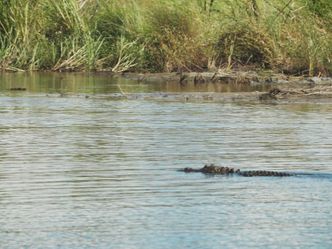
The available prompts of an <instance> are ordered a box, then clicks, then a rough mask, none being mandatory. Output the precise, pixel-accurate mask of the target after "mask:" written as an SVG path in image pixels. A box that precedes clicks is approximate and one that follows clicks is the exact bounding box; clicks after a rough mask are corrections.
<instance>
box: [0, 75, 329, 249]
mask: <svg viewBox="0 0 332 249" xmlns="http://www.w3.org/2000/svg"><path fill="white" fill-rule="evenodd" d="M78 82H79V81H78ZM46 85H47V86H50V84H46ZM73 85H75V84H74V83H73ZM39 86H40V87H41V86H42V84H40V85H39ZM6 87H7V86H6ZM27 87H29V86H27ZM76 87H77V89H79V87H80V85H79V83H77V85H76ZM60 89H61V88H60ZM91 89H94V86H93V85H91ZM98 89H99V88H98V86H97V87H96V89H95V90H91V91H99V90H100V89H99V90H98ZM100 91H101V90H100ZM331 124H332V106H331V105H329V104H320V105H310V104H306V105H250V104H243V105H239V104H217V103H182V102H163V101H153V100H150V101H147V100H129V101H128V100H120V101H109V100H105V99H91V98H88V99H85V98H49V97H47V96H44V97H43V96H40V97H31V96H28V95H23V96H20V97H15V96H11V95H9V96H6V95H2V96H0V213H1V216H0V245H1V246H0V248H6V249H7V248H10V249H12V248H74V249H76V248H77V249H79V248H80V249H81V248H123V249H128V248H146V249H149V248H151V249H158V248H160V249H161V248H175V249H176V248H179V249H180V248H181V249H182V248H331V247H332V239H331V232H332V212H331V207H332V193H331V188H332V178H331V177H330V176H329V173H331V172H332V138H331V136H330V134H331V133H332V125H331ZM211 162H215V163H220V164H221V163H222V164H225V165H230V166H233V167H237V168H242V169H269V170H285V171H299V172H309V173H314V174H316V173H320V174H325V176H326V177H319V174H316V176H315V177H311V176H301V177H287V178H268V177H261V178H245V177H224V176H215V177H211V176H204V175H202V174H184V173H182V172H179V171H177V169H179V168H183V167H186V166H193V167H200V166H202V165H203V164H204V163H211ZM317 175H318V176H317Z"/></svg>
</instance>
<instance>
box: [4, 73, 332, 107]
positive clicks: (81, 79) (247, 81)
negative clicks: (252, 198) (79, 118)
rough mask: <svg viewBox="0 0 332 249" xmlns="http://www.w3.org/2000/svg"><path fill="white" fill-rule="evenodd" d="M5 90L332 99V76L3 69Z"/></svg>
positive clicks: (187, 98)
mask: <svg viewBox="0 0 332 249" xmlns="http://www.w3.org/2000/svg"><path fill="white" fill-rule="evenodd" d="M0 81H1V86H0V92H2V94H5V95H13V94H14V95H35V94H37V95H40V94H41V95H45V94H47V96H49V97H83V98H87V99H88V98H90V99H104V98H106V99H110V100H117V99H128V100H138V99H148V100H157V101H181V102H218V103H219V102H220V103H231V102H247V103H267V104H268V103H289V102H290V103H292V102H294V103H296V102H309V103H310V102H314V103H317V102H324V103H326V102H328V103H329V102H331V101H332V78H329V77H292V76H287V75H284V74H275V73H273V72H271V71H260V72H255V71H247V72H245V71H219V72H204V73H193V72H191V73H153V74H152V73H147V74H136V73H122V74H119V73H117V74H115V73H109V72H99V73H50V72H48V73H47V72H44V73H5V74H4V73H2V74H0Z"/></svg>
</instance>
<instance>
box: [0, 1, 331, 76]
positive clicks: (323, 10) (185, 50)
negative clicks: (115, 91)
mask: <svg viewBox="0 0 332 249" xmlns="http://www.w3.org/2000/svg"><path fill="white" fill-rule="evenodd" d="M0 68H1V69H2V70H10V71H19V70H54V71H83V70H84V71H88V70H110V71H114V72H123V71H140V72H171V71H203V70H216V69H218V68H222V69H234V68H235V69H236V68H240V69H247V68H251V69H252V68H256V69H272V70H276V71H279V72H285V73H289V74H300V75H302V74H304V75H331V74H332V2H331V1H330V0H269V1H268V0H236V1H233V0H3V1H1V2H0Z"/></svg>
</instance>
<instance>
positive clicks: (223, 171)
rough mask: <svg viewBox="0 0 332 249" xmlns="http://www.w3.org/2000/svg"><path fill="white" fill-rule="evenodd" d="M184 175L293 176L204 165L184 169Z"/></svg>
mask: <svg viewBox="0 0 332 249" xmlns="http://www.w3.org/2000/svg"><path fill="white" fill-rule="evenodd" d="M181 171H184V172H185V173H192V172H201V173H203V174H217V175H240V176H246V177H252V176H280V177H281V176H294V175H295V174H293V173H288V172H280V171H267V170H248V171H241V170H240V169H234V168H229V167H223V166H215V165H214V164H210V165H205V166H204V167H203V168H200V169H193V168H184V169H183V170H181Z"/></svg>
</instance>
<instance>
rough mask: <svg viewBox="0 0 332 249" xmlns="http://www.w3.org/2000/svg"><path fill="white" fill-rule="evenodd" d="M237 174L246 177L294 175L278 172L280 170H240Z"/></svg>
mask: <svg viewBox="0 0 332 249" xmlns="http://www.w3.org/2000/svg"><path fill="white" fill-rule="evenodd" d="M237 174H239V175H241V176H246V177H252V176H279V177H282V176H292V174H290V173H286V172H278V171H266V170H249V171H239V172H237Z"/></svg>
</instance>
